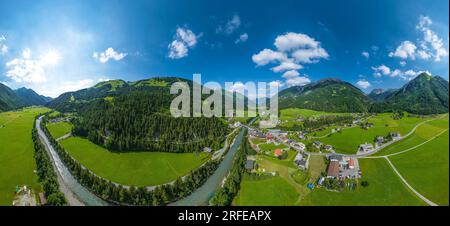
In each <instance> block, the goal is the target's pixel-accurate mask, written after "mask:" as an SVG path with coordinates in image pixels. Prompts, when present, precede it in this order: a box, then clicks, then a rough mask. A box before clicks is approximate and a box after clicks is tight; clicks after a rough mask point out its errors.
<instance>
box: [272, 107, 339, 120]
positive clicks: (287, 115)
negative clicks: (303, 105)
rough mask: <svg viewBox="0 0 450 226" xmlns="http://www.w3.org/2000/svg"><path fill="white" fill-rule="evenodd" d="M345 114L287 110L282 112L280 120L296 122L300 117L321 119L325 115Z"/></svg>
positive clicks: (296, 109)
mask: <svg viewBox="0 0 450 226" xmlns="http://www.w3.org/2000/svg"><path fill="white" fill-rule="evenodd" d="M342 114H345V113H331V112H324V111H314V110H309V109H300V108H287V109H283V110H280V120H295V119H297V118H299V117H305V118H306V117H313V116H316V117H319V116H323V115H342Z"/></svg>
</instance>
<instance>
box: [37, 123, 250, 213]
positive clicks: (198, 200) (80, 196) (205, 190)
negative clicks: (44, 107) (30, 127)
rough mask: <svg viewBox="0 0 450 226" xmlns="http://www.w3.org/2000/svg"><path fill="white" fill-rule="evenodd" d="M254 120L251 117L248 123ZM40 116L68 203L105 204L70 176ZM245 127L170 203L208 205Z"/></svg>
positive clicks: (46, 140) (45, 140) (223, 175)
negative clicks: (207, 173)
mask: <svg viewBox="0 0 450 226" xmlns="http://www.w3.org/2000/svg"><path fill="white" fill-rule="evenodd" d="M255 120H256V118H254V119H252V121H251V122H250V123H249V124H250V125H251V124H252V123H253V122H254V121H255ZM41 121H42V116H41V117H40V118H38V119H37V120H36V128H37V131H38V134H39V137H40V139H41V140H42V142H43V143H44V145H45V147H46V149H47V151H48V153H49V154H50V156H51V158H52V160H53V163H54V166H55V168H56V170H57V174H58V181H59V183H60V189H61V191H62V192H63V193H64V195H65V196H66V198H67V199H68V201H69V204H70V205H88V206H106V205H109V203H108V202H106V201H104V200H102V199H100V198H99V197H97V196H96V195H95V194H93V193H91V192H90V191H89V190H88V189H86V188H85V187H84V186H83V185H81V184H80V183H78V181H77V180H76V179H75V178H74V177H73V176H72V174H71V173H70V172H69V170H68V169H67V168H66V166H65V165H64V164H63V163H62V162H61V159H60V158H59V156H58V154H57V153H56V151H55V149H54V148H53V146H52V145H51V144H50V142H49V140H48V138H47V136H46V135H45V133H44V132H43V131H42V128H41V125H40V124H41ZM246 130H247V128H246V127H242V128H241V131H239V133H238V135H237V136H236V139H235V142H234V143H233V144H232V146H231V147H230V149H229V150H228V152H227V153H226V154H225V157H224V158H223V160H222V162H221V163H220V164H219V167H218V168H217V170H216V171H215V172H214V173H213V175H211V177H209V178H208V179H207V180H206V182H205V183H204V184H203V185H202V186H200V187H199V188H198V189H197V190H195V191H194V192H193V193H192V194H190V195H189V196H188V197H186V198H184V199H181V200H179V201H177V202H174V203H172V204H170V205H174V206H201V205H209V200H210V199H211V198H212V197H213V195H214V193H215V191H216V190H217V189H218V188H219V187H220V186H221V183H222V180H223V179H224V178H225V177H226V175H227V174H228V172H229V171H230V169H231V167H232V166H233V159H234V156H235V154H236V152H237V151H238V149H239V146H240V145H241V142H242V140H243V138H244V134H245V131H246Z"/></svg>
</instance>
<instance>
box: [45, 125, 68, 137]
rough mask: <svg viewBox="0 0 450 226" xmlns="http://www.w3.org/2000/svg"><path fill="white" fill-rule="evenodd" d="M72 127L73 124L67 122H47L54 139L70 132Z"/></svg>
mask: <svg viewBox="0 0 450 226" xmlns="http://www.w3.org/2000/svg"><path fill="white" fill-rule="evenodd" d="M72 128H73V125H72V123H69V122H55V123H48V124H47V129H48V131H49V132H50V134H51V135H52V136H53V137H54V138H56V139H58V138H60V137H62V136H64V135H66V134H68V133H70V132H71V131H72Z"/></svg>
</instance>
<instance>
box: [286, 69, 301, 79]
mask: <svg viewBox="0 0 450 226" xmlns="http://www.w3.org/2000/svg"><path fill="white" fill-rule="evenodd" d="M299 75H300V73H298V71H295V70H290V71H286V72H285V73H284V74H283V78H285V79H290V78H295V77H298V76H299Z"/></svg>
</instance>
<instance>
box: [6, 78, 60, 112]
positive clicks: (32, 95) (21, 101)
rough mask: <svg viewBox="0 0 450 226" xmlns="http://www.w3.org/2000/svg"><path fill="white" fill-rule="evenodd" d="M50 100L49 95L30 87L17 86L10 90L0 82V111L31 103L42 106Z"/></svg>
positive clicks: (30, 104) (31, 104)
mask: <svg viewBox="0 0 450 226" xmlns="http://www.w3.org/2000/svg"><path fill="white" fill-rule="evenodd" d="M51 100H52V98H51V97H46V96H42V95H39V94H37V93H36V92H35V91H34V90H32V89H27V88H19V89H16V90H12V89H11V88H9V87H8V86H6V85H4V84H2V83H0V112H1V111H9V110H13V109H17V108H21V107H27V106H33V105H41V106H43V105H46V104H47V103H48V102H50V101H51Z"/></svg>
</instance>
